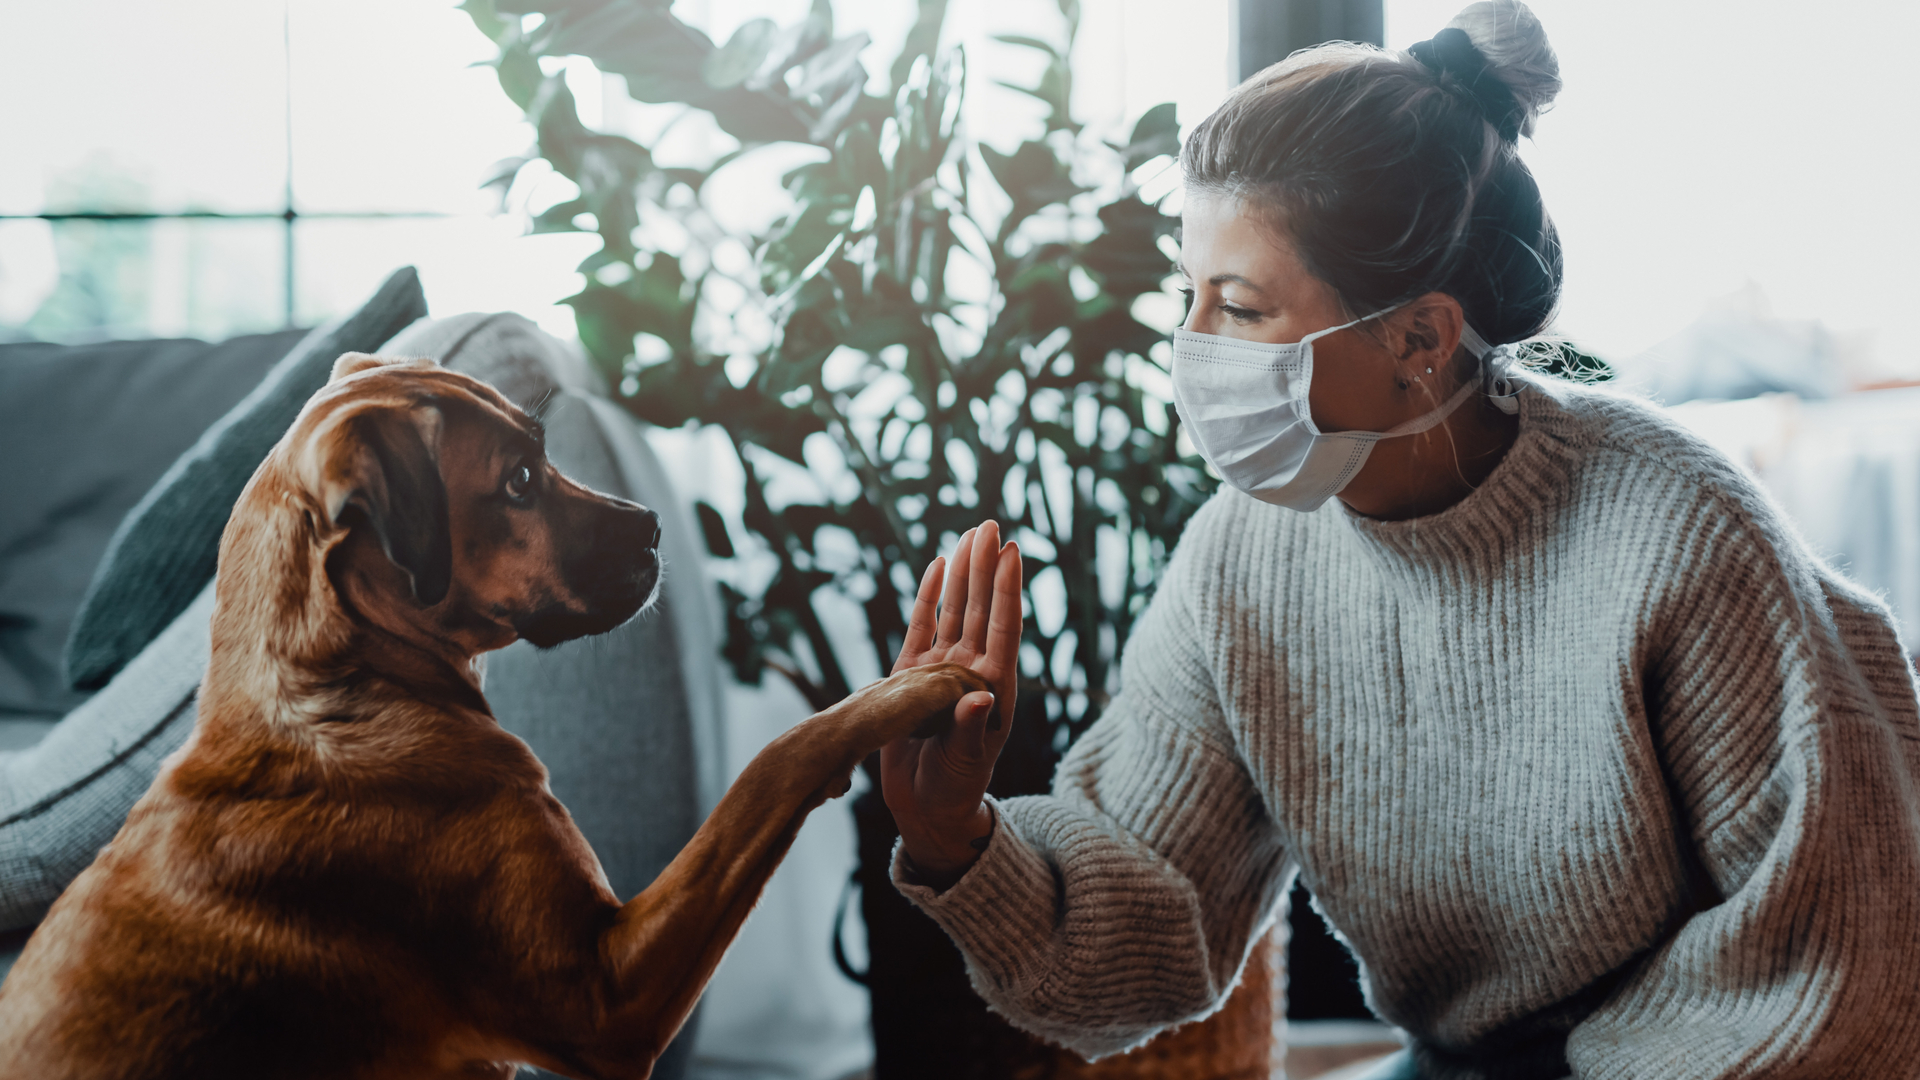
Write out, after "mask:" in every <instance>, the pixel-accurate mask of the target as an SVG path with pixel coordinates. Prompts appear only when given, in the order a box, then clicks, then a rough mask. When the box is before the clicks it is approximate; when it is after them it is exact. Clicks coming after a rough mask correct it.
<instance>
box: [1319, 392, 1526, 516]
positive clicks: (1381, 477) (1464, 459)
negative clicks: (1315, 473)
mask: <svg viewBox="0 0 1920 1080" xmlns="http://www.w3.org/2000/svg"><path fill="white" fill-rule="evenodd" d="M1519 437H1520V418H1519V417H1518V416H1515V415H1512V414H1509V413H1505V412H1502V411H1500V410H1499V409H1498V408H1495V407H1494V404H1493V402H1491V401H1489V400H1488V399H1486V398H1485V397H1479V396H1476V397H1475V398H1474V399H1473V400H1472V401H1470V402H1468V403H1467V404H1466V405H1464V406H1462V407H1461V408H1459V409H1457V410H1455V412H1454V413H1453V415H1452V416H1449V417H1447V419H1446V420H1445V421H1444V422H1443V423H1441V424H1440V425H1439V426H1438V427H1435V428H1432V429H1431V430H1429V431H1426V432H1423V433H1421V434H1418V435H1403V436H1401V437H1399V438H1394V439H1382V440H1381V441H1380V442H1378V443H1376V444H1374V448H1373V453H1372V454H1371V455H1370V456H1368V458H1367V463H1366V465H1364V466H1362V467H1361V469H1360V472H1359V474H1358V475H1356V476H1355V477H1354V478H1353V480H1352V482H1351V483H1349V484H1348V485H1347V486H1346V488H1345V489H1344V490H1342V491H1341V492H1340V495H1339V498H1340V501H1341V502H1343V503H1346V504H1347V508H1348V509H1350V510H1352V511H1353V512H1354V513H1356V514H1362V515H1364V516H1366V517H1370V518H1377V519H1379V520H1382V521H1404V520H1406V519H1408V518H1417V517H1426V516H1427V515H1429V514H1437V513H1439V512H1441V511H1442V510H1445V509H1447V508H1448V507H1450V506H1453V505H1454V504H1455V503H1458V502H1459V501H1460V500H1462V499H1464V498H1466V497H1467V496H1468V495H1471V494H1473V492H1474V491H1475V490H1476V489H1477V488H1479V486H1480V485H1481V484H1482V483H1484V482H1485V481H1486V479H1487V477H1488V476H1490V475H1492V474H1493V470H1494V469H1495V468H1497V467H1498V466H1499V464H1500V462H1501V460H1502V459H1504V458H1505V457H1506V456H1507V451H1508V450H1510V449H1512V448H1513V444H1514V440H1516V439H1518V438H1519Z"/></svg>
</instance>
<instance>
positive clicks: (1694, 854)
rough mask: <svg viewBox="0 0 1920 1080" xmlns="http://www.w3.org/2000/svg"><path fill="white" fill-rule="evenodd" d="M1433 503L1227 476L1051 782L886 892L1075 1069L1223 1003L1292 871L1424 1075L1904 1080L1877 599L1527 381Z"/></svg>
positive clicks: (1898, 702)
mask: <svg viewBox="0 0 1920 1080" xmlns="http://www.w3.org/2000/svg"><path fill="white" fill-rule="evenodd" d="M1524 385H1525V389H1524V390H1523V392H1522V394H1521V395H1520V402H1521V410H1520V418H1521V430H1520V436H1519V440H1518V442H1517V443H1516V444H1515V446H1514V447H1513V449H1512V450H1511V451H1510V452H1509V454H1508V456H1507V458H1506V460H1505V461H1503V462H1502V463H1501V465H1500V466H1499V467H1498V468H1497V469H1496V470H1495V472H1494V474H1493V475H1492V476H1491V477H1490V478H1489V479H1488V480H1487V482H1486V484H1485V485H1484V486H1482V487H1481V488H1480V489H1479V490H1478V491H1476V492H1474V493H1473V494H1472V495H1470V496H1469V497H1468V498H1467V499H1465V500H1464V501H1462V502H1461V503H1459V504H1458V505H1456V506H1454V507H1452V508H1451V509H1448V510H1446V511H1444V512H1442V513H1439V514H1436V515H1433V516H1431V517H1426V518H1420V519H1416V520H1412V521H1403V522H1380V521H1373V520H1369V519H1365V518H1360V517H1356V516H1354V515H1353V514H1351V513H1350V512H1348V511H1347V510H1346V509H1345V508H1344V507H1343V506H1342V505H1341V504H1340V503H1339V502H1337V501H1333V502H1329V503H1328V504H1327V505H1326V506H1325V507H1323V508H1322V509H1321V510H1320V511H1319V512H1316V513H1312V514H1300V513H1296V512H1294V511H1291V510H1286V509H1282V508H1280V507H1276V506H1270V505H1267V504H1264V503H1260V502H1256V501H1254V500H1253V499H1250V498H1247V497H1245V496H1243V495H1240V494H1238V493H1234V492H1223V493H1222V494H1220V495H1219V496H1217V497H1216V498H1215V499H1213V501H1212V502H1210V503H1209V504H1208V505H1207V506H1206V507H1205V508H1204V509H1203V510H1202V511H1201V512H1200V514H1199V515H1198V516H1197V517H1196V518H1195V519H1194V521H1193V523H1192V524H1191V525H1190V526H1189V527H1188V529H1187V533H1186V536H1185V538H1184V539H1182V540H1181V542H1180V546H1179V549H1178V551H1177V552H1176V553H1175V555H1174V557H1173V559H1172V561H1171V563H1170V565H1169V566H1168V569H1167V573H1166V577H1165V579H1164V580H1163V581H1162V583H1161V585H1160V588H1159V591H1158V593H1157V595H1156V597H1155V599H1154V601H1153V604H1152V606H1151V609H1150V610H1149V611H1148V613H1147V614H1146V615H1145V616H1144V617H1143V619H1142V620H1141V622H1140V624H1139V627H1138V629H1137V630H1136V631H1135V633H1134V636H1133V638H1132V640H1131V641H1130V643H1129V645H1128V648H1127V654H1126V658H1125V662H1124V664H1123V667H1122V688H1121V692H1120V694H1119V695H1118V696H1117V697H1116V698H1115V700H1114V702H1113V703H1112V705H1111V706H1110V707H1109V708H1108V710H1107V712H1106V714H1105V715H1104V716H1103V717H1102V718H1101V719H1100V721H1099V722H1098V723H1097V724H1096V725H1094V727H1093V728H1092V729H1091V730H1090V731H1088V732H1087V734H1086V735H1085V736H1084V737H1082V738H1081V740H1080V741H1079V743H1078V744H1076V745H1075V746H1074V748H1073V750H1072V751H1071V752H1070V753H1069V754H1068V756H1067V759H1066V760H1065V761H1064V762H1063V763H1062V765H1061V766H1060V770H1059V772H1058V774H1057V775H1056V777H1055V779H1054V793H1053V794H1052V795H1050V796H1045V797H1035V798H1021V799H1009V800H1006V801H1004V802H1001V803H999V804H998V809H999V814H1000V825H999V828H998V829H997V830H996V832H995V835H994V837H993V840H992V842H991V844H990V845H989V846H988V848H987V850H986V852H985V853H984V854H983V855H982V856H981V858H980V860H979V861H978V862H977V863H976V864H975V865H974V867H973V868H972V869H971V870H970V871H969V872H968V873H967V874H966V876H965V877H963V878H962V879H961V880H960V881H959V883H958V884H957V885H955V886H954V887H953V888H951V889H949V890H947V891H946V892H945V893H942V894H938V895H936V894H935V893H934V892H933V891H932V890H929V889H926V888H923V887H919V886H917V885H913V884H910V883H908V882H907V881H906V880H905V879H904V878H903V877H902V876H901V866H900V864H899V863H898V861H896V866H895V880H896V882H897V883H898V884H899V885H900V888H901V890H902V891H903V892H904V893H906V895H907V896H909V897H911V898H912V899H913V900H914V901H915V902H916V903H918V904H919V905H920V906H921V907H922V908H923V909H924V910H925V911H927V912H928V914H930V915H931V916H932V917H933V918H934V919H935V920H937V921H938V922H939V923H940V925H941V926H942V927H944V928H945V929H946V930H947V932H948V933H949V934H950V935H952V937H953V938H954V940H955V941H956V942H958V943H959V945H960V947H961V949H962V950H963V951H964V952H965V953H966V956H967V961H968V966H969V969H970V971H971V974H972V978H973V981H974V985H975V987H976V988H977V989H978V990H979V992H980V993H981V994H982V995H983V996H984V997H985V998H986V1000H987V1001H988V1002H989V1003H991V1004H992V1006H993V1007H994V1008H995V1009H996V1010H998V1011H999V1012H1000V1013H1002V1014H1004V1015H1005V1016H1006V1017H1007V1018H1008V1019H1010V1020H1012V1021H1013V1022H1014V1023H1015V1024H1018V1025H1019V1026H1021V1027H1023V1028H1027V1029H1029V1030H1031V1031H1033V1032H1035V1033H1037V1034H1039V1035H1041V1036H1043V1037H1045V1038H1047V1039H1049V1040H1052V1041H1055V1042H1059V1043H1062V1044H1064V1045H1066V1046H1068V1047H1071V1048H1073V1049H1075V1050H1078V1051H1080V1052H1082V1053H1084V1054H1087V1055H1089V1056H1096V1055H1101V1054H1110V1053H1114V1052H1116V1051H1120V1050H1123V1049H1126V1048H1128V1047H1131V1046H1134V1045H1136V1044H1138V1043H1140V1042H1142V1041H1143V1040H1145V1039H1146V1038H1148V1037H1149V1036H1151V1035H1152V1034H1154V1033H1155V1032H1156V1031H1158V1030H1159V1029H1161V1028H1164V1027H1166V1026H1168V1025H1171V1024H1175V1023H1179V1022H1182V1021H1186V1020H1190V1019H1194V1018H1196V1017H1199V1016H1202V1015H1204V1014H1206V1013H1208V1012H1210V1011H1212V1010H1214V1009H1215V1008H1217V1007H1218V1006H1219V1004H1220V1003H1221V1001H1222V999H1223V998H1224V996H1225V995H1226V993H1227V992H1228V990H1229V989H1231V988H1232V986H1233V984H1234V982H1235V980H1236V979H1237V978H1238V975H1239V972H1240V969H1241V966H1242V964H1243V963H1244V962H1245V959H1246V954H1247V951H1248V946H1249V941H1250V940H1251V939H1252V938H1253V936H1254V935H1255V934H1256V932H1257V931H1259V930H1260V929H1261V928H1263V926H1264V925H1265V924H1266V923H1267V922H1268V920H1269V919H1271V918H1272V917H1273V916H1274V913H1275V909H1276V906H1277V904H1278V902H1279V900H1280V897H1281V895H1282V891H1283V889H1284V888H1285V887H1286V885H1287V883H1288V882H1289V880H1290V879H1291V877H1292V874H1293V871H1294V869H1295V868H1296V867H1297V868H1298V869H1299V872H1300V874H1301V875H1302V879H1303V880H1304V881H1305V882H1306V884H1307V885H1308V887H1310V888H1311V889H1312V890H1313V892H1314V894H1315V896H1316V897H1318V899H1319V902H1320V904H1321V905H1322V906H1323V908H1324V911H1325V914H1326V915H1327V917H1328V919H1329V920H1330V921H1331V922H1332V924H1333V925H1334V926H1335V927H1336V928H1337V929H1338V930H1339V931H1340V932H1341V933H1342V934H1343V935H1344V936H1345V938H1346V940H1347V941H1348V943H1349V944H1350V945H1351V946H1352V947H1353V949H1354V951H1355V952H1356V953H1357V954H1358V956H1359V958H1360V960H1361V962H1362V964H1363V967H1364V970H1365V972H1366V978H1367V988H1368V995H1369V1000H1370V1001H1371V1002H1372V1004H1373V1007H1374V1009H1375V1010H1376V1011H1377V1012H1378V1013H1379V1014H1380V1015H1381V1016H1382V1017H1384V1018H1385V1019H1387V1020H1389V1021H1391V1022H1393V1023H1395V1024H1398V1025H1400V1026H1401V1027H1403V1028H1405V1029H1407V1030H1408V1031H1409V1032H1410V1033H1411V1034H1412V1036H1413V1038H1414V1040H1415V1042H1414V1050H1415V1055H1416V1058H1418V1059H1419V1060H1420V1061H1421V1064H1422V1067H1423V1071H1424V1072H1425V1074H1426V1075H1430V1076H1436V1077H1502V1078H1505V1077H1512V1078H1531V1077H1541V1078H1551V1077H1558V1076H1564V1075H1566V1074H1568V1073H1569V1072H1570V1073H1572V1074H1573V1075H1574V1076H1577V1077H1581V1078H1588V1077H1592V1078H1599V1077H1608V1078H1613V1077H1619V1078H1636V1080H1638V1078H1659V1080H1684V1078H1690V1077H1733V1076H1743V1077H1744V1076H1765V1077H1836V1076H1860V1077H1913V1076H1920V715H1917V712H1916V699H1915V687H1914V681H1913V678H1912V675H1911V672H1910V670H1909V668H1908V667H1907V664H1906V661H1905V656H1904V651H1903V649H1902V647H1901V645H1900V642H1899V641H1898V640H1897V638H1896V634H1895V631H1894V628H1893V625H1892V619H1891V616H1890V615H1889V614H1888V611H1887V609H1886V607H1885V606H1884V605H1883V604H1881V603H1880V602H1879V601H1878V600H1877V599H1875V598H1873V597H1872V596H1869V595H1866V594H1864V593H1863V592H1862V591H1861V590H1860V589H1858V588H1857V587H1855V586H1853V585H1851V584H1849V583H1848V582H1846V581H1845V580H1844V579H1842V578H1841V577H1840V576H1839V575H1837V574H1836V573H1835V572H1834V571H1833V570H1831V569H1830V568H1828V567H1827V566H1826V565H1825V564H1824V563H1822V562H1821V561H1820V560H1819V559H1818V558H1816V557H1814V556H1813V555H1811V554H1809V552H1808V551H1807V549H1806V548H1805V546H1804V545H1803V544H1802V543H1801V541H1800V540H1799V539H1798V538H1797V537H1796V536H1795V535H1794V534H1793V532H1792V531H1791V529H1790V528H1789V526H1788V525H1787V524H1786V523H1785V522H1784V521H1783V520H1782V519H1781V517H1780V515H1779V512H1778V511H1777V510H1776V509H1775V507H1774V506H1773V505H1772V504H1771V503H1770V502H1769V501H1768V500H1767V498H1766V497H1765V496H1764V495H1763V494H1762V493H1761V492H1760V491H1759V490H1758V489H1757V488H1756V487H1755V485H1754V483H1753V481H1752V480H1751V479H1750V478H1749V477H1748V476H1747V475H1746V474H1744V473H1743V472H1741V471H1739V470H1738V469H1736V468H1735V467H1733V466H1732V465H1730V464H1729V463H1728V462H1727V461H1726V460H1725V459H1724V458H1722V457H1720V456H1718V455H1717V454H1716V453H1715V452H1714V451H1712V450H1711V449H1709V448H1708V447H1706V446H1705V445H1704V444H1703V443H1701V442H1700V441H1698V440H1697V439H1695V438H1693V437H1692V436H1690V435H1689V434H1688V433H1686V432H1685V431H1684V430H1682V429H1680V428H1679V427H1677V426H1676V425H1675V424H1674V423H1673V422H1672V421H1671V420H1669V419H1667V418H1666V417H1665V416H1664V415H1663V414H1661V413H1660V412H1658V411H1657V410H1655V409H1653V408H1651V407H1649V406H1647V405H1644V404H1641V403H1638V402H1635V401H1632V400H1628V399H1625V398H1621V397H1617V396H1613V395H1610V394H1607V393H1603V392H1599V391H1595V390H1591V389H1585V388H1580V387H1576V386H1573V385H1570V384H1566V383H1562V382H1558V381H1554V380H1550V379H1544V378H1533V377H1529V378H1527V379H1526V380H1525V384H1524Z"/></svg>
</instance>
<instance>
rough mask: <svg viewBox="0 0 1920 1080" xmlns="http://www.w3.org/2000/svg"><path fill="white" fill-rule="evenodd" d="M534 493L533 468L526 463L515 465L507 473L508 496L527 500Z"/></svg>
mask: <svg viewBox="0 0 1920 1080" xmlns="http://www.w3.org/2000/svg"><path fill="white" fill-rule="evenodd" d="M531 494H533V470H532V469H530V468H528V467H527V466H525V465H515V466H514V467H513V468H512V469H511V470H509V471H508V473H507V497H508V498H510V499H516V500H521V501H525V499H526V498H527V496H529V495H531Z"/></svg>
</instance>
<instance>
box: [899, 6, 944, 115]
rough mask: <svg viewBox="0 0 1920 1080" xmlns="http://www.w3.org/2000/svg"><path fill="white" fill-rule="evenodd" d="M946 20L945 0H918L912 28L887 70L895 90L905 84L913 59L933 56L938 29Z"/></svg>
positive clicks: (936, 46)
mask: <svg viewBox="0 0 1920 1080" xmlns="http://www.w3.org/2000/svg"><path fill="white" fill-rule="evenodd" d="M946 21H947V0H919V11H918V12H917V13H916V14H915V16H914V20H913V28H912V29H910V30H908V31H907V40H906V41H905V42H903V43H902V44H901V46H900V55H899V56H897V57H895V58H894V61H893V67H892V69H891V70H890V71H889V72H888V76H889V78H890V80H891V82H892V87H893V90H894V91H895V92H898V91H899V90H900V88H901V87H903V86H905V85H906V84H907V73H908V72H910V71H912V70H913V62H914V61H915V60H918V59H919V58H921V57H923V56H925V57H927V58H929V59H931V58H933V56H934V53H935V52H936V51H937V50H938V49H939V47H940V31H941V28H942V27H943V26H945V25H946Z"/></svg>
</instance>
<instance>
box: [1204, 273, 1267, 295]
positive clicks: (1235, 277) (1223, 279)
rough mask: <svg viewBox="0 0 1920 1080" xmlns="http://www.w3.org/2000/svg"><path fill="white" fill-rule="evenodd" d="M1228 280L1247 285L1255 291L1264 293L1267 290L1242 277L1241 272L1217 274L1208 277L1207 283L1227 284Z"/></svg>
mask: <svg viewBox="0 0 1920 1080" xmlns="http://www.w3.org/2000/svg"><path fill="white" fill-rule="evenodd" d="M1228 282H1233V283H1235V284H1238V285H1245V286H1246V287H1247V288H1249V289H1252V290H1253V291H1254V292H1257V293H1263V292H1266V291H1267V290H1265V289H1263V288H1261V287H1260V286H1258V285H1255V284H1254V283H1253V282H1251V281H1248V280H1247V279H1246V278H1243V277H1241V276H1240V275H1239V274H1215V275H1213V276H1212V277H1210V278H1208V279H1207V284H1209V285H1225V284H1227V283H1228Z"/></svg>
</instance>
